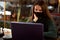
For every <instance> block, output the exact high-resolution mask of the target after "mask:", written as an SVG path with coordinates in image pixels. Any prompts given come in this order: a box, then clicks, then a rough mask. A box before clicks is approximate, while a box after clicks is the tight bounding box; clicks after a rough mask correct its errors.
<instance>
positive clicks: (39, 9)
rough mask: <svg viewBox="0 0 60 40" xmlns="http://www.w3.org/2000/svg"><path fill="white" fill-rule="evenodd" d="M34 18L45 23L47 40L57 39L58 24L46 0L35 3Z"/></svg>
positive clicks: (34, 20)
mask: <svg viewBox="0 0 60 40" xmlns="http://www.w3.org/2000/svg"><path fill="white" fill-rule="evenodd" d="M32 20H33V22H34V23H42V24H44V38H45V40H56V38H57V30H56V26H55V25H54V22H53V18H52V17H51V15H50V14H49V11H48V8H47V5H46V4H45V3H44V1H38V2H36V3H35V4H34V6H33V15H32Z"/></svg>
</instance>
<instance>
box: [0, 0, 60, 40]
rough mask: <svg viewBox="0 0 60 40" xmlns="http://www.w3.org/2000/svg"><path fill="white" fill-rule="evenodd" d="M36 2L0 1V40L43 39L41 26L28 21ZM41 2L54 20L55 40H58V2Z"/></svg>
mask: <svg viewBox="0 0 60 40" xmlns="http://www.w3.org/2000/svg"><path fill="white" fill-rule="evenodd" d="M36 1H39V0H0V40H43V39H44V38H43V35H42V34H43V24H41V23H40V24H39V23H31V22H30V21H29V20H30V18H31V16H32V7H33V4H34V2H36ZM40 1H41V0H40ZM43 1H44V2H45V3H46V4H47V7H48V10H49V12H50V14H51V16H52V17H53V19H54V23H55V25H56V27H57V40H60V0H43ZM39 26H41V27H39ZM33 29H34V30H33ZM39 30H41V31H39ZM35 33H37V35H35ZM39 33H40V34H39ZM32 34H34V35H32ZM35 36H36V37H35ZM27 37H28V38H27ZM31 37H32V38H31ZM33 37H35V38H38V39H35V38H33ZM39 37H40V39H39ZM26 38H27V39H26Z"/></svg>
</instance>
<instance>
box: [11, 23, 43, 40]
mask: <svg viewBox="0 0 60 40" xmlns="http://www.w3.org/2000/svg"><path fill="white" fill-rule="evenodd" d="M43 27H44V26H43V24H41V23H26V22H12V23H11V29H12V39H13V40H43V38H44V36H43Z"/></svg>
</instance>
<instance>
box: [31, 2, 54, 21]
mask: <svg viewBox="0 0 60 40" xmlns="http://www.w3.org/2000/svg"><path fill="white" fill-rule="evenodd" d="M35 5H39V6H41V7H42V10H43V12H44V13H45V14H46V15H47V16H48V17H49V19H51V20H53V18H52V17H51V15H50V13H49V10H48V8H47V5H46V3H45V2H44V1H38V2H35V3H34V5H33V8H32V13H33V14H32V19H33V17H34V16H33V15H34V7H35Z"/></svg>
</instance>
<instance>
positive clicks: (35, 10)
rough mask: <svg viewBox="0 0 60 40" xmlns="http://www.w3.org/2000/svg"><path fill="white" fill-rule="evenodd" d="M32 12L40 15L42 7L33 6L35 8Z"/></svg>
mask: <svg viewBox="0 0 60 40" xmlns="http://www.w3.org/2000/svg"><path fill="white" fill-rule="evenodd" d="M34 12H40V13H42V12H43V11H42V7H41V6H39V5H35V7H34Z"/></svg>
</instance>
